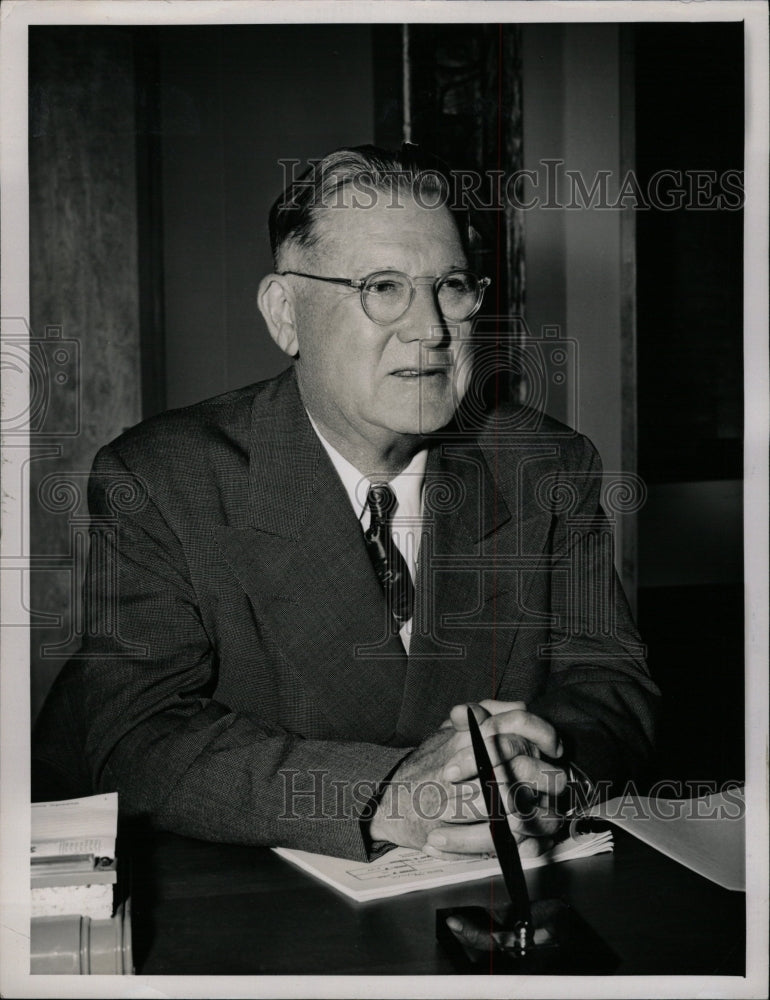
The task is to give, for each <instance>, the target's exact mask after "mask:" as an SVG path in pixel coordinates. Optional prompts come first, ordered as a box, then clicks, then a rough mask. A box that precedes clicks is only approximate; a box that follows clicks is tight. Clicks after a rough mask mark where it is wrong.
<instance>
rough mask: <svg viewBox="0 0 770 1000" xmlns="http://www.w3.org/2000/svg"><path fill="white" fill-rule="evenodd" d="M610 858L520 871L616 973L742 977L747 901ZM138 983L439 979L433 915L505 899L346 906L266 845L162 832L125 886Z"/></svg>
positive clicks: (642, 848) (474, 886) (634, 846)
mask: <svg viewBox="0 0 770 1000" xmlns="http://www.w3.org/2000/svg"><path fill="white" fill-rule="evenodd" d="M614 834H615V845H616V846H615V853H614V854H612V855H610V854H605V855H597V856H596V857H593V858H588V859H584V860H580V861H573V862H566V863H562V864H558V865H551V866H548V867H547V868H541V869H537V870H535V871H532V872H529V873H527V882H528V885H529V889H530V895H531V897H532V898H533V899H537V898H545V897H547V896H563V897H565V898H567V899H568V900H569V901H570V902H571V903H572V905H573V906H574V907H575V909H577V910H578V911H579V912H580V914H581V915H582V916H583V917H584V919H585V920H587V921H588V922H589V923H590V924H591V925H592V926H593V927H594V928H595V930H596V931H598V933H599V934H600V935H601V936H602V937H603V938H604V940H605V941H606V942H607V943H608V944H609V945H610V946H611V947H612V948H613V949H614V950H615V952H616V953H617V954H618V956H619V957H620V959H621V961H620V965H619V966H618V969H617V972H618V973H619V974H624V975H628V974H660V975H663V974H667V975H677V974H692V975H743V974H744V948H745V945H744V942H745V896H744V894H743V893H736V892H729V891H727V890H725V889H721V888H719V887H718V886H716V885H714V884H712V883H711V882H709V881H707V880H706V879H704V878H701V877H700V876H698V875H695V874H694V873H692V872H690V871H689V870H688V869H686V868H684V867H682V866H681V865H679V864H676V863H675V862H673V861H670V860H668V859H667V858H665V857H663V856H662V855H660V854H659V853H657V852H656V851H653V850H652V849H651V848H649V847H647V846H646V845H644V844H642V843H640V842H639V841H637V840H636V839H635V838H633V837H631V836H629V835H627V834H624V833H623V832H622V831H617V830H616V831H614ZM132 896H133V913H134V918H133V922H134V942H135V944H134V953H135V959H136V969H137V972H140V973H142V974H146V975H153V974H154V975H157V974H169V973H174V974H185V973H186V974H203V975H244V974H253V973H283V974H287V975H299V974H303V973H307V974H329V975H331V974H359V975H385V974H398V975H413V974H434V975H440V974H451V973H452V972H453V971H454V970H453V969H452V966H451V964H450V962H449V961H448V959H447V958H446V957H445V955H444V954H443V953H442V951H441V950H440V949H439V947H438V946H437V943H436V941H435V936H434V913H435V910H436V909H437V908H438V907H442V906H455V905H466V904H481V905H488V904H489V902H490V897H491V896H492V897H494V899H495V900H496V901H497V902H500V901H501V900H503V899H504V888H503V884H502V879H499V878H495V879H491V880H484V881H479V882H473V883H468V884H465V885H461V886H455V887H452V888H445V889H435V890H426V891H423V892H416V893H412V894H408V895H404V896H397V897H394V898H391V899H385V900H380V901H372V902H368V903H355V902H353V901H352V900H350V899H347V897H345V896H342V895H340V894H338V893H337V892H335V891H334V890H333V889H330V888H328V887H327V886H325V885H322V884H321V883H319V882H317V881H316V880H315V879H313V878H311V877H310V876H309V875H305V874H304V873H303V872H301V871H299V870H298V869H296V868H295V867H293V866H292V865H290V864H289V863H288V862H286V861H284V860H283V859H281V858H279V857H278V856H277V855H275V854H273V853H272V852H271V851H269V850H267V849H266V848H244V847H233V846H229V845H221V844H207V843H202V842H200V841H195V840H187V839H185V838H183V837H176V836H173V835H170V834H169V835H162V836H157V837H155V838H153V839H152V840H148V841H146V842H144V844H143V845H142V847H141V850H140V851H139V853H138V856H137V858H136V864H135V869H134V878H133V891H132Z"/></svg>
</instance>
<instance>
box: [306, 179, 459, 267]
mask: <svg viewBox="0 0 770 1000" xmlns="http://www.w3.org/2000/svg"><path fill="white" fill-rule="evenodd" d="M313 228H314V230H315V234H316V236H317V237H318V241H319V242H318V249H319V250H321V251H323V249H324V248H326V249H328V250H332V249H351V248H352V249H353V250H354V251H355V252H358V251H359V250H364V249H367V250H368V249H371V248H372V247H373V246H375V245H376V246H379V247H382V248H383V249H385V248H387V247H391V248H392V249H394V250H397V249H403V250H407V251H408V250H409V249H410V248H414V249H419V250H421V251H425V250H427V249H430V248H431V247H435V249H436V250H437V251H440V252H447V251H449V252H453V253H454V254H455V255H457V254H458V253H459V255H460V258H462V257H463V252H462V241H461V239H460V233H459V230H458V228H457V224H456V222H455V219H454V217H453V215H452V213H451V212H450V211H449V209H448V208H447V207H446V206H445V205H441V204H438V205H435V204H433V205H432V204H431V203H430V202H429V201H427V200H426V201H425V202H420V201H417V200H416V199H415V198H414V197H413V196H412V195H411V194H409V193H402V194H401V195H400V196H398V197H397V196H394V194H393V193H392V192H388V191H377V192H374V191H367V192H366V193H364V194H362V193H361V192H356V191H355V190H354V189H352V188H348V189H346V190H344V191H340V192H339V193H338V198H337V200H335V201H334V202H331V203H330V202H327V204H326V206H322V207H319V208H317V209H316V210H315V211H314V213H313Z"/></svg>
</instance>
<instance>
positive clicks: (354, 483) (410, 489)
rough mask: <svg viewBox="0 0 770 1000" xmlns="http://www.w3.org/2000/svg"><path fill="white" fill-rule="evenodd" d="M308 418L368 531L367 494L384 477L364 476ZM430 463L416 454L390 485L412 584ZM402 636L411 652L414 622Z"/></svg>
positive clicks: (396, 532) (424, 453) (398, 540)
mask: <svg viewBox="0 0 770 1000" xmlns="http://www.w3.org/2000/svg"><path fill="white" fill-rule="evenodd" d="M308 418H309V420H310V423H311V424H312V426H313V430H314V431H315V432H316V434H317V435H318V438H319V440H320V442H321V444H322V445H323V446H324V448H325V449H326V453H327V455H328V456H329V458H330V459H331V462H332V465H333V466H334V468H335V469H336V471H337V475H338V476H339V477H340V480H341V481H342V485H343V486H344V487H345V492H346V493H347V495H348V498H349V500H350V503H351V505H352V507H353V510H354V512H355V515H356V517H357V518H358V522H359V524H360V525H361V531H362V532H365V531H366V529H367V528H368V527H369V523H370V521H371V513H370V511H369V508H368V507H367V505H366V495H367V493H368V492H369V487H370V485H371V484H372V483H382V482H385V477H384V476H378V475H377V472H376V470H375V471H373V472H369V473H363V472H361V471H360V470H359V469H357V468H356V467H355V466H354V465H352V464H351V463H350V462H349V461H348V460H347V459H346V458H345V457H344V456H343V455H341V454H340V453H339V452H338V451H337V449H336V448H335V447H334V446H333V445H331V444H329V442H328V441H327V440H326V438H325V437H324V436H323V434H322V433H321V432H320V430H319V429H318V427H317V425H316V423H315V421H314V420H313V418H312V417H311V416H310V414H309V413H308ZM427 461H428V449H427V448H423V449H422V450H421V451H418V452H417V454H416V455H415V456H414V458H413V459H412V461H411V462H410V463H409V465H407V467H406V468H405V469H404V470H403V471H402V472H399V474H398V475H397V476H396V477H395V478H394V479H391V480H390V481H389V482H388V486H390V488H391V489H392V490H393V492H394V493H395V495H396V501H397V503H396V507H395V510H394V511H393V514H392V519H391V532H392V534H393V541H394V542H395V544H396V546H397V548H398V550H399V552H400V553H401V555H402V556H403V557H404V560H405V561H406V565H407V568H408V569H409V572H410V574H411V576H412V581H414V580H415V579H416V577H417V559H418V556H419V547H420V537H421V528H422V491H423V484H424V482H425V466H426V464H427ZM399 635H400V636H401V641H402V642H403V644H404V649H406V651H407V653H408V652H409V643H410V640H411V637H412V619H410V620H409V621H408V622H405V623H404V625H402V626H401V629H400V632H399Z"/></svg>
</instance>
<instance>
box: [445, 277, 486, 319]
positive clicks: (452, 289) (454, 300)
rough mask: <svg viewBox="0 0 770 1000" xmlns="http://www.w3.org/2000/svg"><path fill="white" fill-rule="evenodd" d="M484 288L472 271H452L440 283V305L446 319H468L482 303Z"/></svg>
mask: <svg viewBox="0 0 770 1000" xmlns="http://www.w3.org/2000/svg"><path fill="white" fill-rule="evenodd" d="M481 292H482V286H481V283H480V281H479V279H478V278H477V277H476V275H475V274H474V273H473V272H472V271H450V272H449V274H445V275H444V276H443V278H442V279H441V281H440V282H439V283H438V289H437V295H438V304H439V307H440V309H441V312H442V314H443V315H444V317H445V318H446V319H453V320H457V321H461V320H464V319H468V318H469V317H470V316H472V315H473V313H474V312H475V311H476V309H477V308H478V307H479V305H480V303H481Z"/></svg>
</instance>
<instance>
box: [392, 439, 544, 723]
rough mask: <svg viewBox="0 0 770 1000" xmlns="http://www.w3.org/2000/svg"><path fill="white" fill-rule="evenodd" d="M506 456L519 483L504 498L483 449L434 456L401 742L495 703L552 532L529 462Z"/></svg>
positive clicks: (453, 449)
mask: <svg viewBox="0 0 770 1000" xmlns="http://www.w3.org/2000/svg"><path fill="white" fill-rule="evenodd" d="M504 458H505V474H506V479H507V480H508V481H509V484H510V482H511V481H512V482H514V483H515V485H514V486H513V488H510V486H509V488H508V489H506V490H503V489H501V487H500V481H501V477H500V475H498V474H497V470H496V469H495V468H494V466H495V460H496V455H495V454H494V453H493V454H492V455H491V456H490V455H488V453H486V454H485V452H484V451H483V450H482V448H481V447H480V446H478V445H477V444H467V443H464V444H462V445H456V444H444V445H440V446H438V447H437V448H435V449H434V451H433V453H432V455H431V460H430V462H429V464H428V470H427V472H426V483H425V521H424V530H423V537H422V543H421V548H420V567H419V578H418V587H417V595H418V596H417V606H418V609H419V611H418V617H417V619H416V634H414V635H413V637H412V644H411V648H410V656H409V667H408V671H407V677H406V684H405V688H404V699H403V703H402V706H401V713H400V716H399V722H398V733H399V739H400V740H403V741H406V742H414V741H415V740H418V739H420V738H421V737H423V736H424V735H425V734H426V733H427V732H431V731H432V730H434V729H436V728H437V727H438V726H439V725H440V724H441V723H442V721H444V719H445V718H446V715H447V706H448V705H449V706H451V705H454V704H458V703H462V702H465V701H472V700H479V699H481V698H494V697H496V695H497V691H498V689H499V686H500V681H501V679H502V676H503V674H504V672H505V670H506V665H507V663H508V660H509V657H510V650H511V647H512V645H513V642H514V641H515V638H516V633H517V631H518V627H519V625H520V623H521V620H522V617H524V616H525V614H526V613H525V612H524V611H523V608H524V607H525V598H526V593H527V591H528V589H529V587H530V586H531V583H532V579H533V571H534V570H535V569H536V564H537V562H538V559H539V558H540V557H541V555H542V551H543V548H544V544H545V540H546V537H547V532H548V529H549V524H550V517H549V515H548V514H547V513H546V512H545V511H543V510H542V509H541V508H540V507H539V506H538V505H537V503H535V502H534V495H533V487H534V484H533V482H532V481H531V476H530V475H529V471H528V468H527V461H526V455H524V454H519V455H514V454H513V452H511V451H510V450H507V452H506V454H505V456H504ZM512 470H515V475H513V476H512ZM434 491H435V492H434ZM432 492H434V495H433V497H432V496H431V494H432ZM523 512H526V518H525V517H524V516H523ZM520 557H521V558H520Z"/></svg>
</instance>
